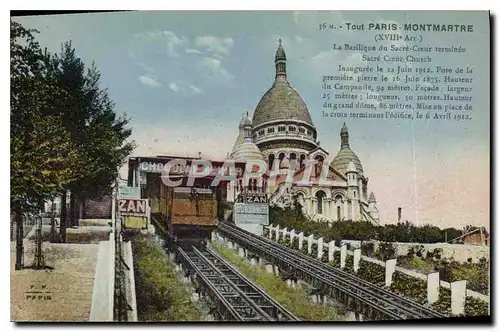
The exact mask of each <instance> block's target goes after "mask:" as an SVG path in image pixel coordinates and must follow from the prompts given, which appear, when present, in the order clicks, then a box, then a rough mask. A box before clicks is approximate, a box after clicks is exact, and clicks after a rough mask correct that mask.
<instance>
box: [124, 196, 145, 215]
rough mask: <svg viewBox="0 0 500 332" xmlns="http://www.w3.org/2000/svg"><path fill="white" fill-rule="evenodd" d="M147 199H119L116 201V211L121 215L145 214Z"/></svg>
mask: <svg viewBox="0 0 500 332" xmlns="http://www.w3.org/2000/svg"><path fill="white" fill-rule="evenodd" d="M146 207H147V200H145V199H120V200H119V201H118V211H119V212H120V213H121V214H123V215H129V214H133V215H145V214H146V211H147V209H146Z"/></svg>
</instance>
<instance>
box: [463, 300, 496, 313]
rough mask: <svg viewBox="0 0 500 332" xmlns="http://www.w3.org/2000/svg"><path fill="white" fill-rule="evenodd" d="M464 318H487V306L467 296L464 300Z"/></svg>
mask: <svg viewBox="0 0 500 332" xmlns="http://www.w3.org/2000/svg"><path fill="white" fill-rule="evenodd" d="M465 301H466V304H465V310H464V311H465V316H488V315H489V312H490V311H489V309H490V308H489V305H488V303H486V302H484V301H481V300H478V299H476V298H474V297H472V296H467V298H466V299H465Z"/></svg>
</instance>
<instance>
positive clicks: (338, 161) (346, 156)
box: [332, 147, 363, 174]
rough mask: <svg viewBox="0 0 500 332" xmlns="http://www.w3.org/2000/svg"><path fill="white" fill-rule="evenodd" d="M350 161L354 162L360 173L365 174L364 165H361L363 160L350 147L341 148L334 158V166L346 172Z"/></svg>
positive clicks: (343, 172)
mask: <svg viewBox="0 0 500 332" xmlns="http://www.w3.org/2000/svg"><path fill="white" fill-rule="evenodd" d="M350 162H352V163H353V164H354V166H355V167H356V171H357V172H358V173H359V174H363V165H361V161H360V160H359V158H358V156H357V155H356V154H355V153H354V151H352V150H351V149H350V148H348V147H344V148H342V149H340V151H339V153H337V155H336V156H335V159H333V162H332V167H333V168H335V169H336V170H337V171H339V172H341V173H342V174H345V173H346V171H347V167H348V166H349V163H350Z"/></svg>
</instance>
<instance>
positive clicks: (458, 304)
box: [450, 280, 467, 315]
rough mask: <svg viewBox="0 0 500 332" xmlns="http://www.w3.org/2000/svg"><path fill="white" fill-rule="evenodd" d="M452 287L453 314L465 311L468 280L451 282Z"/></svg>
mask: <svg viewBox="0 0 500 332" xmlns="http://www.w3.org/2000/svg"><path fill="white" fill-rule="evenodd" d="M450 289H451V314H452V315H461V314H463V313H464V307H465V299H466V297H467V280H460V281H454V282H450Z"/></svg>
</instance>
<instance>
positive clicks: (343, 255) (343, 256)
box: [340, 243, 347, 269]
mask: <svg viewBox="0 0 500 332" xmlns="http://www.w3.org/2000/svg"><path fill="white" fill-rule="evenodd" d="M346 257H347V245H346V244H345V243H343V244H342V245H341V246H340V268H341V269H343V268H344V267H345V259H346Z"/></svg>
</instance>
